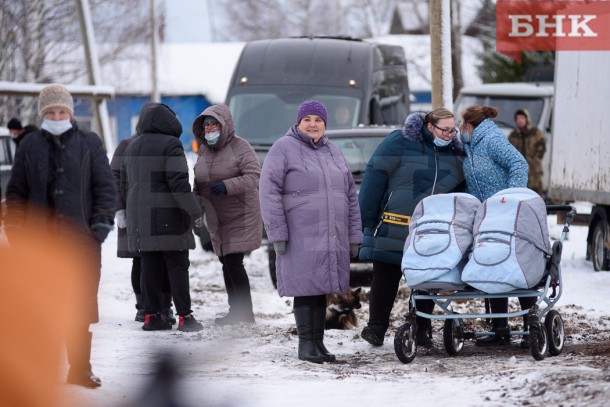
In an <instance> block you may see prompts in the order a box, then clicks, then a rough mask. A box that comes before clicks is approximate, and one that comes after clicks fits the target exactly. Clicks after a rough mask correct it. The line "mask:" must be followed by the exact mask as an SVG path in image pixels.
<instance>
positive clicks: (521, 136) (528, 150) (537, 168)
mask: <svg viewBox="0 0 610 407" xmlns="http://www.w3.org/2000/svg"><path fill="white" fill-rule="evenodd" d="M521 113H523V115H524V116H525V118H526V126H525V129H523V130H521V129H518V128H517V129H515V130H513V131H512V133H510V135H509V136H508V141H510V143H511V144H512V145H513V146H515V148H516V149H517V150H518V151H519V152H520V153H521V154H522V155H523V157H525V160H526V161H527V165H528V166H529V171H528V180H527V187H528V188H529V189H533V190H534V191H536V192H537V193H538V194H539V195H544V187H543V185H542V175H543V170H542V157H544V153H545V152H546V138H545V137H544V134H543V133H542V131H540V129H538V128H537V127H532V119H531V117H530V114H529V112H528V111H527V110H526V109H521Z"/></svg>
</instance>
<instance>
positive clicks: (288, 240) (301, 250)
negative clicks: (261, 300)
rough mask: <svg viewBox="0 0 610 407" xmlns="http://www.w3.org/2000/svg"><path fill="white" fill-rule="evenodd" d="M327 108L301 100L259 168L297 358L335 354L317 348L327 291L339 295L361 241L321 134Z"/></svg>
mask: <svg viewBox="0 0 610 407" xmlns="http://www.w3.org/2000/svg"><path fill="white" fill-rule="evenodd" d="M327 120H328V114H327V111H326V107H325V106H324V105H323V104H322V103H320V102H318V101H316V100H308V101H305V102H303V103H302V104H301V106H300V107H299V110H298V112H297V117H296V122H295V124H294V125H293V126H292V127H291V128H290V129H289V130H288V132H287V133H286V135H284V136H283V137H281V138H280V139H279V140H277V141H276V142H275V143H273V146H272V147H271V149H270V150H269V153H268V154H267V157H266V158H265V162H264V163H263V170H262V174H261V185H260V201H261V209H262V215H263V220H264V223H265V229H266V231H267V236H268V238H269V241H270V242H271V243H272V244H273V247H274V249H275V252H276V254H277V260H276V270H277V290H278V293H279V295H280V296H282V297H283V296H293V297H294V303H293V306H294V319H295V321H296V325H297V332H298V335H299V348H298V349H299V350H298V356H299V359H301V360H305V361H309V362H314V363H322V362H332V361H335V360H336V357H335V355H333V354H331V353H330V352H329V351H328V350H327V349H326V346H324V342H323V340H324V326H325V322H326V295H327V294H346V293H347V291H348V289H349V279H350V257H355V256H356V255H357V254H358V248H359V246H360V243H361V242H362V231H361V223H360V210H359V208H358V194H357V192H356V185H355V184H354V179H353V178H352V173H351V171H350V169H349V167H348V165H347V162H346V160H345V157H344V156H343V154H342V153H341V150H340V149H339V147H338V146H337V145H336V144H335V143H333V142H332V141H330V140H329V139H328V136H326V135H325V132H326V123H327Z"/></svg>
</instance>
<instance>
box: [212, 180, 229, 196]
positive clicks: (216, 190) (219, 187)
mask: <svg viewBox="0 0 610 407" xmlns="http://www.w3.org/2000/svg"><path fill="white" fill-rule="evenodd" d="M210 191H212V195H226V194H227V186H226V185H225V183H224V182H222V181H220V182H217V183H215V184H214V185H212V187H211V188H210Z"/></svg>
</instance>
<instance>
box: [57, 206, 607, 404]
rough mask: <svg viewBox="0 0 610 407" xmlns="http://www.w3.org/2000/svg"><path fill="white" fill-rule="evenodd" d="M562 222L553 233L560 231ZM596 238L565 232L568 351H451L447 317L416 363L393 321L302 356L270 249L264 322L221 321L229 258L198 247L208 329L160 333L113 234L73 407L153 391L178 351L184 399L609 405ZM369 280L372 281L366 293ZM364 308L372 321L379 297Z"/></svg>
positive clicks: (258, 307)
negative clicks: (320, 356) (152, 328)
mask: <svg viewBox="0 0 610 407" xmlns="http://www.w3.org/2000/svg"><path fill="white" fill-rule="evenodd" d="M549 219H552V220H554V218H551V217H550V218H549ZM552 220H550V222H551V236H553V237H558V235H559V232H558V231H559V227H558V226H554V225H553V221H552ZM585 239H586V228H585V227H577V226H574V227H572V230H571V232H570V236H569V239H568V240H567V241H566V242H565V248H564V254H563V261H562V267H563V282H564V284H563V286H564V291H563V296H562V298H561V300H560V301H559V304H558V307H556V309H558V310H559V311H560V312H561V314H562V316H563V319H564V322H565V328H566V344H565V349H564V351H563V353H562V354H561V355H559V356H555V357H547V358H546V359H545V360H543V361H535V360H534V359H533V358H532V356H531V354H530V352H529V350H521V349H519V347H518V346H517V345H513V346H508V347H494V348H479V347H476V346H475V345H474V343H473V342H472V341H469V342H467V343H466V346H465V349H464V352H463V353H462V354H461V355H459V356H457V357H451V356H448V355H447V353H446V352H445V350H444V347H443V343H442V323H441V322H438V321H435V322H434V323H433V324H434V341H435V348H434V349H432V350H426V349H423V350H422V349H419V350H418V355H417V357H416V359H415V360H414V361H413V363H411V364H403V363H401V362H400V361H399V360H398V359H397V357H396V355H395V353H394V349H393V336H394V330H393V329H390V331H389V332H388V336H386V340H385V344H384V346H382V347H379V348H374V347H372V346H370V345H369V344H368V343H366V342H365V341H364V340H362V339H361V338H360V336H359V333H360V328H358V329H354V330H344V331H339V330H334V331H327V335H326V340H325V343H326V344H327V347H328V348H329V349H330V350H331V351H332V352H334V353H336V354H337V360H338V361H337V362H336V363H325V364H322V365H316V364H311V363H307V362H301V361H299V360H298V359H297V357H296V346H297V337H296V335H295V330H294V318H293V315H292V314H291V307H292V302H291V300H292V299H291V298H280V297H278V295H277V293H276V291H275V290H274V288H273V285H272V284H271V280H270V278H269V275H268V271H267V258H266V252H265V251H264V249H259V250H257V251H255V252H253V253H252V254H251V255H250V256H249V257H247V259H246V269H247V270H248V274H249V276H250V281H251V285H252V295H253V301H254V308H255V314H256V319H257V323H256V325H254V326H248V327H244V326H242V327H233V328H231V327H225V328H218V327H215V326H214V325H213V321H214V318H215V317H217V316H220V315H223V314H224V313H225V312H226V310H227V304H226V294H225V291H224V284H223V280H222V275H221V269H220V264H219V262H218V260H217V259H216V258H215V257H214V256H213V255H212V254H210V253H206V252H203V251H202V250H201V249H200V248H198V249H197V250H194V251H192V252H191V293H192V299H193V307H194V310H195V316H196V317H197V318H198V319H199V320H201V321H202V322H203V324H204V326H205V328H204V330H203V331H202V332H199V333H182V332H178V331H175V330H174V331H164V332H152V333H150V332H144V331H142V330H141V325H142V324H141V323H137V322H134V320H133V317H134V315H135V309H134V300H133V294H132V291H131V286H130V277H129V273H130V265H131V263H130V261H129V260H125V259H117V258H116V257H115V253H116V233H113V234H111V236H110V237H109V239H108V241H107V242H106V243H105V244H104V249H103V271H102V282H101V287H100V297H99V302H100V310H101V321H100V323H99V324H97V325H95V326H93V328H92V330H93V331H94V349H93V356H92V363H93V367H94V372H95V373H96V374H97V375H99V376H100V377H101V379H102V381H103V386H102V387H101V388H99V389H96V390H87V389H83V388H80V387H77V386H71V385H63V386H62V394H63V396H64V397H65V405H68V404H72V403H74V404H75V405H80V406H119V405H126V404H125V403H129V402H134V400H136V398H137V397H138V396H139V395H140V394H141V393H142V392H143V391H145V389H148V390H146V392H147V393H149V394H151V390H150V389H149V388H147V386H148V385H149V383H150V382H151V378H152V377H153V372H154V369H155V363H156V362H158V360H159V359H160V358H161V356H162V355H164V354H167V353H170V354H171V355H172V357H173V360H174V361H175V362H176V363H177V366H178V370H179V374H180V381H179V383H178V388H177V392H176V398H177V399H178V400H179V401H180V403H181V405H187V406H203V405H207V406H221V405H222V406H227V405H248V406H274V405H282V406H285V405H290V406H291V407H297V406H311V405H321V404H322V403H324V404H327V405H350V404H351V405H405V404H407V403H408V404H409V405H416V406H417V405H423V403H428V402H434V403H437V404H440V405H442V404H449V403H451V404H453V405H459V406H466V405H468V406H480V405H485V406H505V405H542V404H543V403H544V404H550V405H561V406H576V405H582V406H585V405H586V406H601V405H603V404H606V403H607V400H608V399H609V397H610V370H609V365H610V361H609V359H608V356H609V355H610V342H609V340H610V296H608V294H607V293H608V287H609V286H610V273H608V272H600V273H596V272H594V271H593V269H592V265H591V263H590V262H586V261H585V259H584V257H585ZM368 290H369V287H365V288H364V295H363V298H365V299H366V293H367V292H368ZM405 291H406V288H405V289H403V290H401V293H400V294H399V298H397V300H396V303H395V307H394V311H393V316H392V318H393V320H392V325H393V328H396V327H398V326H399V325H401V323H402V322H401V320H402V316H403V315H404V313H405V310H406V305H407V299H406V294H405ZM357 314H358V317H359V320H360V323H361V327H362V326H363V325H364V324H365V321H366V320H367V318H368V302H366V301H365V302H364V304H363V308H362V309H360V310H357ZM517 323H518V321H517V320H515V321H514V325H516V324H517ZM515 343H518V340H517V341H515ZM65 368H66V367H65V365H64V366H63V367H62V370H64V371H65ZM62 378H63V377H62ZM155 388H156V389H157V390H158V389H159V388H160V386H155ZM363 402H364V403H363ZM136 405H144V403H137V404H136ZM147 405H152V404H147Z"/></svg>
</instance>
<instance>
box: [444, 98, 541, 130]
mask: <svg viewBox="0 0 610 407" xmlns="http://www.w3.org/2000/svg"><path fill="white" fill-rule="evenodd" d="M472 105H487V106H493V107H496V108H497V109H498V117H496V118H495V119H494V121H495V122H496V123H497V124H498V125H499V126H502V127H508V128H513V127H515V112H516V111H517V110H518V109H527V110H528V111H529V112H530V116H531V118H532V125H533V126H534V127H537V126H538V123H539V122H540V115H542V109H543V108H544V100H543V99H542V98H508V97H503V96H478V95H462V97H461V98H460V100H459V101H458V105H456V106H455V112H456V113H457V114H458V117H457V118H456V119H457V120H458V121H459V120H460V119H461V118H460V117H459V115H461V113H462V112H463V111H464V109H466V108H467V107H468V106H472ZM541 130H543V129H541Z"/></svg>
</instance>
